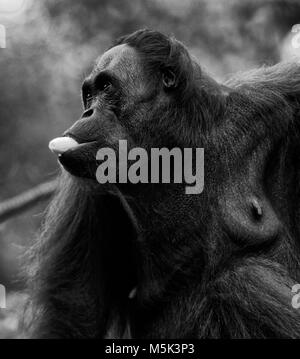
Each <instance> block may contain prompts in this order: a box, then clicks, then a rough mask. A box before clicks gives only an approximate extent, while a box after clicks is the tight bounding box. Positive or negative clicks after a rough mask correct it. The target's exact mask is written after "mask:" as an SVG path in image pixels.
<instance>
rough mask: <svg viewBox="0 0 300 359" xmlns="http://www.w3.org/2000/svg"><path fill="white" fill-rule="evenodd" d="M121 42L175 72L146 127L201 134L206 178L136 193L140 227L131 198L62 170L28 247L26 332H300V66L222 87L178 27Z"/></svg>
mask: <svg viewBox="0 0 300 359" xmlns="http://www.w3.org/2000/svg"><path fill="white" fill-rule="evenodd" d="M121 43H126V44H128V45H129V46H131V47H134V48H135V49H136V50H137V52H138V54H139V55H140V56H141V59H142V60H141V62H142V64H144V66H145V69H147V71H148V72H149V74H152V75H153V76H154V74H156V73H157V72H158V71H159V70H161V69H162V68H171V69H172V71H174V72H175V73H176V74H177V79H178V81H179V83H180V86H179V87H178V88H177V90H176V91H175V93H174V102H171V105H169V106H168V108H167V109H164V111H162V110H161V117H160V121H155V119H154V120H153V123H154V124H155V125H153V126H154V127H155V126H160V127H159V129H157V128H156V130H157V132H158V133H159V134H160V135H161V136H162V139H161V140H162V142H163V139H164V137H163V136H164V134H165V135H166V137H167V136H169V135H170V134H173V137H174V138H177V139H178V140H181V141H182V143H183V144H187V145H190V144H191V143H192V144H193V145H194V146H195V145H196V144H199V143H201V145H202V147H204V148H205V151H206V152H205V155H206V157H205V161H206V162H205V166H206V167H205V175H206V177H205V189H204V192H203V194H202V195H201V197H199V199H197V200H196V199H195V198H194V199H193V200H191V199H189V200H186V201H185V202H182V203H181V201H180V200H177V199H176V193H177V192H174V193H173V194H172V196H171V195H170V197H166V196H164V197H162V202H163V203H162V204H158V202H159V201H157V202H154V204H157V207H155V205H154V206H152V204H151V208H150V206H148V205H147V204H148V200H149V198H150V196H148V195H147V196H145V206H144V208H143V207H141V206H139V209H138V210H139V212H140V213H141V215H143V216H144V217H146V218H148V221H149V224H151V225H153V226H152V227H151V229H148V230H140V231H137V229H136V228H135V227H136V226H135V225H134V223H133V222H134V220H133V218H135V217H134V216H132V215H131V211H130V208H131V206H128V207H126V205H124V203H129V204H134V198H130V199H128V198H127V199H126V201H125V202H122V196H117V195H114V194H112V193H110V192H107V191H103V190H102V189H101V186H99V185H98V184H97V183H95V182H94V181H93V180H88V179H79V178H76V177H73V176H71V175H69V174H68V173H67V172H66V171H64V170H63V174H62V176H61V179H60V185H59V188H58V190H57V193H56V195H55V198H54V199H53V201H52V203H51V204H50V207H49V209H48V213H47V216H46V219H45V222H44V225H43V230H42V233H41V236H40V238H39V239H38V241H37V243H36V245H35V246H34V248H33V249H32V252H31V256H32V257H31V264H30V276H31V279H30V286H29V288H30V290H31V308H33V309H32V313H33V318H32V320H31V324H30V326H29V330H30V332H31V333H32V334H31V335H32V336H33V337H39V338H103V337H114V338H118V337H142V338H267V337H276V338H300V310H296V309H295V308H293V306H292V303H291V301H292V296H293V293H291V288H292V286H293V285H294V284H296V283H300V271H299V268H300V262H299V260H300V249H299V244H300V242H299V229H300V228H299V218H300V211H299V183H300V173H299V169H300V162H299V120H300V119H299V108H300V107H299V99H300V66H299V65H297V64H278V65H276V66H273V67H263V68H260V69H258V70H255V71H250V72H248V73H245V74H238V75H236V76H235V77H234V78H232V79H230V80H228V81H227V82H226V83H225V84H224V85H218V84H216V83H215V82H214V81H213V80H212V79H210V78H209V77H208V76H207V75H206V74H205V73H204V72H202V70H201V69H200V66H199V65H198V64H195V63H194V62H193V61H192V60H191V58H190V56H189V53H188V51H187V50H186V49H185V48H184V47H183V46H182V45H181V44H180V43H179V42H177V41H176V40H175V39H173V38H169V37H166V36H164V35H162V34H160V33H157V32H153V31H145V30H143V31H139V32H137V33H135V34H133V35H130V36H127V37H123V38H122V39H121V40H119V41H118V42H117V43H116V44H121ZM154 113H155V111H154ZM155 116H157V113H155V115H154V117H155ZM154 130H155V128H153V131H154ZM164 131H165V132H164ZM174 134H176V135H174ZM156 136H158V134H156ZM197 138H201V141H200V142H199V140H197ZM197 141H198V142H197ZM186 147H188V146H186ZM260 174H263V176H262V178H263V179H262V181H261V180H258V179H257V178H258V176H259V175H260ZM250 192H251V193H252V192H253V193H256V194H257V198H259V199H261V201H262V202H261V203H263V209H264V210H265V212H266V213H267V214H266V216H267V218H266V222H265V224H264V226H263V227H261V228H260V227H256V225H255V224H253V223H252V222H251V223H248V222H247V220H245V219H244V217H241V216H242V214H241V213H244V212H243V211H242V210H240V208H244V207H243V206H244V203H246V202H247V200H248V197H249V196H250ZM151 195H152V194H151ZM153 195H154V196H156V197H155V198H159V194H156V193H154V194H153ZM248 195H249V196H248ZM171 202H172V205H171V204H170V203H171ZM252 202H253V201H252ZM252 202H251V203H252ZM253 203H255V202H253ZM254 210H255V207H254ZM258 216H259V215H258ZM149 228H150V225H149ZM257 228H258V229H257ZM150 232H151V233H150ZM150 279H151V280H150ZM145 281H146V282H147V283H148V286H147V290H145V289H144V290H141V291H140V292H139V288H140V287H141V288H142V287H143V282H145ZM149 283H150V284H149ZM134 287H136V288H137V295H136V296H135V297H134V298H133V299H128V295H129V293H130V291H131V290H132V289H133V288H134ZM139 293H142V294H139Z"/></svg>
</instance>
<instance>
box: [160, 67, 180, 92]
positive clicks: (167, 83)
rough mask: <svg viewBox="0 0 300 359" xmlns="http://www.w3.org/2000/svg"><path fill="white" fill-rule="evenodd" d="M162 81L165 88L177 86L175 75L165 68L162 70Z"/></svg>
mask: <svg viewBox="0 0 300 359" xmlns="http://www.w3.org/2000/svg"><path fill="white" fill-rule="evenodd" d="M162 82H163V85H164V88H165V89H170V88H175V87H176V86H177V77H176V75H175V72H174V71H173V70H172V69H170V68H166V69H164V70H163V71H162Z"/></svg>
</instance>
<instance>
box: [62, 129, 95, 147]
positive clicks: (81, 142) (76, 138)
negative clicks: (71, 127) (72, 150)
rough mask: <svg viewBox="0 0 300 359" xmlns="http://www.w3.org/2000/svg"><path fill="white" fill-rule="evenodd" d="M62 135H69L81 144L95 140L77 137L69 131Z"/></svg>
mask: <svg viewBox="0 0 300 359" xmlns="http://www.w3.org/2000/svg"><path fill="white" fill-rule="evenodd" d="M63 137H70V138H72V139H73V140H75V141H76V142H78V143H79V144H80V145H83V144H88V143H93V142H97V141H96V139H89V140H87V139H84V138H82V137H77V136H75V135H73V134H72V133H71V132H67V133H65V134H64V135H63Z"/></svg>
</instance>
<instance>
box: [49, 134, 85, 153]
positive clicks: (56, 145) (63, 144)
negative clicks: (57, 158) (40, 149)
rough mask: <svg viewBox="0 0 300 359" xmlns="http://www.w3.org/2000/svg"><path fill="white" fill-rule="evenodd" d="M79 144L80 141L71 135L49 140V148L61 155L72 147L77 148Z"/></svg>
mask: <svg viewBox="0 0 300 359" xmlns="http://www.w3.org/2000/svg"><path fill="white" fill-rule="evenodd" d="M78 145H79V143H78V142H76V141H75V140H74V139H73V138H71V137H57V138H54V139H53V140H52V141H50V142H49V149H50V150H51V151H52V152H53V153H55V154H57V155H61V154H62V153H64V152H66V151H68V150H70V149H71V148H75V147H77V146H78Z"/></svg>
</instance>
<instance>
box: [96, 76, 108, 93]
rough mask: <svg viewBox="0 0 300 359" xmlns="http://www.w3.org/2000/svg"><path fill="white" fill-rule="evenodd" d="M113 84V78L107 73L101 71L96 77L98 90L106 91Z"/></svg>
mask: <svg viewBox="0 0 300 359" xmlns="http://www.w3.org/2000/svg"><path fill="white" fill-rule="evenodd" d="M111 86H112V81H111V78H110V76H109V75H108V74H106V73H100V74H99V75H98V76H97V78H96V79H95V87H96V89H97V90H98V91H100V92H101V91H106V90H108V89H109V88H110V87H111Z"/></svg>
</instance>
